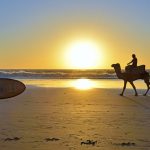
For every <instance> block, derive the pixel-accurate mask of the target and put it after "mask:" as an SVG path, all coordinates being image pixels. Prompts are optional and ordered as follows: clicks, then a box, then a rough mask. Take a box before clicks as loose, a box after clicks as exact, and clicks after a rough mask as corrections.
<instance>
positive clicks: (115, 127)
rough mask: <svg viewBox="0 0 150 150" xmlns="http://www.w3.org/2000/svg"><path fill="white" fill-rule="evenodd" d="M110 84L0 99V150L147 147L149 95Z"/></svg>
mask: <svg viewBox="0 0 150 150" xmlns="http://www.w3.org/2000/svg"><path fill="white" fill-rule="evenodd" d="M127 95H128V96H126V97H120V96H119V95H118V90H115V89H88V90H78V89H73V88H37V87H35V88H29V87H28V88H27V90H26V91H25V92H24V93H23V94H21V95H19V96H17V97H14V98H12V99H11V100H7V101H0V120H1V123H0V132H1V134H0V146H1V147H3V149H4V150H10V149H12V150H18V149H22V150H27V149H28V150H34V149H40V150H49V149H51V150H53V149H56V150H60V149H61V150H70V149H77V150H79V149H95V150H99V149H103V150H116V149H121V150H123V149H125V148H126V147H127V148H131V149H135V150H137V149H149V145H150V140H149V139H150V134H149V130H150V126H149V125H150V120H149V119H148V118H150V101H149V97H143V96H139V97H135V96H132V92H130V90H128V91H127Z"/></svg>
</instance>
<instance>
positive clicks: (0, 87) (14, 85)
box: [0, 78, 26, 99]
mask: <svg viewBox="0 0 150 150" xmlns="http://www.w3.org/2000/svg"><path fill="white" fill-rule="evenodd" d="M25 89H26V87H25V85H24V84H23V83H22V82H20V81H18V80H14V79H8V78H0V99H5V98H11V97H14V96H17V95H19V94H21V93H22V92H24V90H25Z"/></svg>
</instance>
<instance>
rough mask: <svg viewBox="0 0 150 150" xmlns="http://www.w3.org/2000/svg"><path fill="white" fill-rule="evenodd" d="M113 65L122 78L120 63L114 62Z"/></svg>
mask: <svg viewBox="0 0 150 150" xmlns="http://www.w3.org/2000/svg"><path fill="white" fill-rule="evenodd" d="M111 67H113V68H114V69H115V72H116V74H117V76H118V78H121V76H120V75H121V67H120V64H119V63H116V64H112V65H111Z"/></svg>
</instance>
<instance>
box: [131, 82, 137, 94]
mask: <svg viewBox="0 0 150 150" xmlns="http://www.w3.org/2000/svg"><path fill="white" fill-rule="evenodd" d="M130 84H131V85H132V87H133V89H134V91H135V96H138V93H137V91H136V87H135V85H134V83H133V82H132V81H131V82H130Z"/></svg>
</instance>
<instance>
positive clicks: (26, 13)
mask: <svg viewBox="0 0 150 150" xmlns="http://www.w3.org/2000/svg"><path fill="white" fill-rule="evenodd" d="M149 8H150V1H149V0H13V1H12V0H1V1H0V68H1V69H71V68H73V66H71V62H69V61H70V60H69V59H67V58H66V55H67V53H68V51H67V46H68V45H69V44H70V43H72V42H74V41H77V40H81V39H82V40H83V41H84V40H86V39H88V40H89V41H91V42H94V43H96V44H97V45H98V46H99V47H100V49H99V51H100V53H99V55H101V57H99V61H98V62H97V64H96V66H95V67H93V68H96V69H101V68H103V69H104V68H106V69H107V68H111V64H113V63H120V64H121V66H122V67H125V65H126V64H127V63H128V62H129V61H130V60H131V55H132V54H133V53H135V54H136V55H137V58H138V64H139V65H141V64H145V65H146V68H150V61H149V56H150V55H149V54H150V44H149V40H150V9H149ZM73 69H74V68H73ZM89 69H92V68H89Z"/></svg>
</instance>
